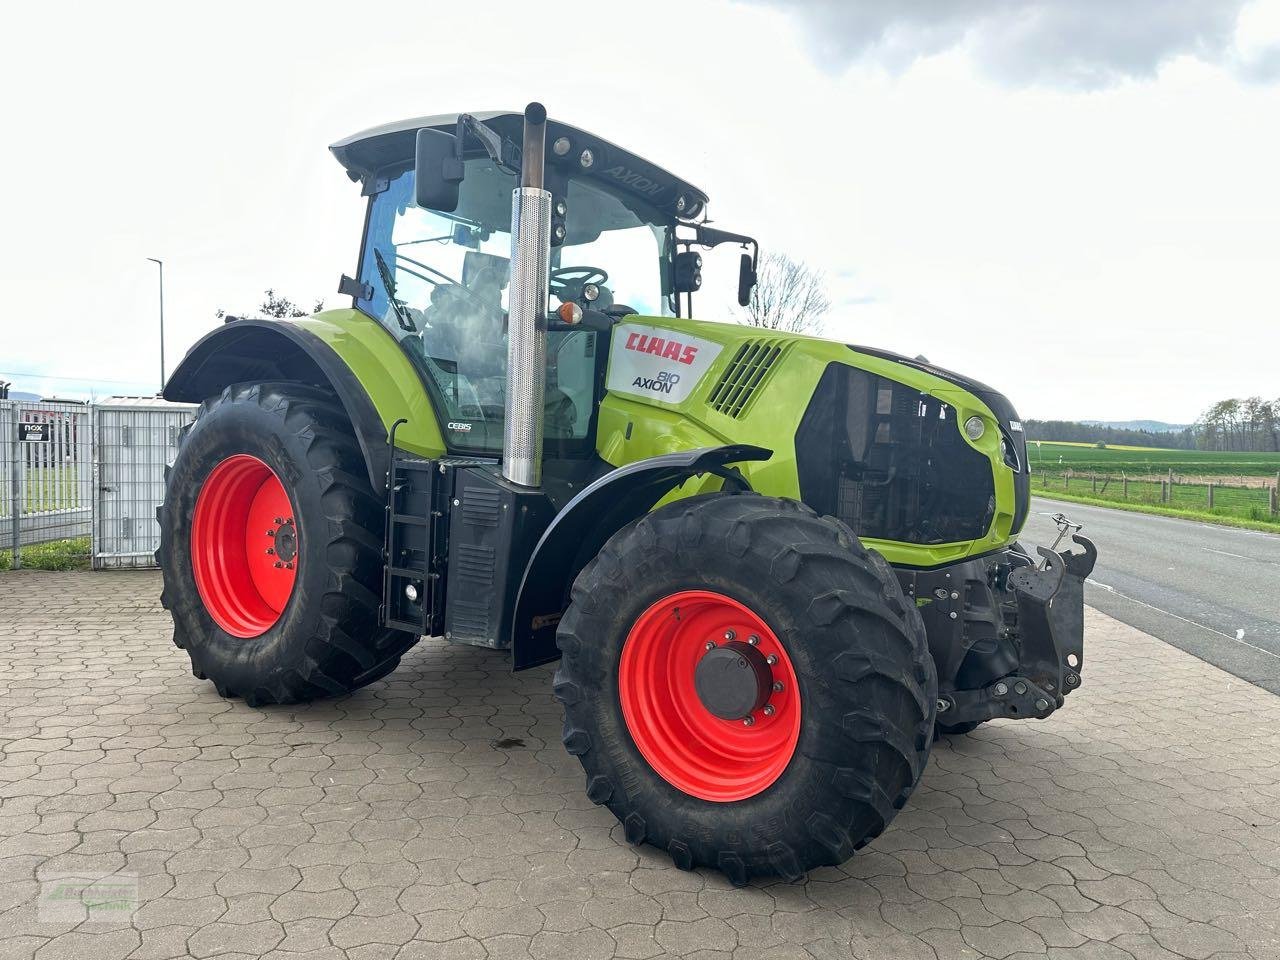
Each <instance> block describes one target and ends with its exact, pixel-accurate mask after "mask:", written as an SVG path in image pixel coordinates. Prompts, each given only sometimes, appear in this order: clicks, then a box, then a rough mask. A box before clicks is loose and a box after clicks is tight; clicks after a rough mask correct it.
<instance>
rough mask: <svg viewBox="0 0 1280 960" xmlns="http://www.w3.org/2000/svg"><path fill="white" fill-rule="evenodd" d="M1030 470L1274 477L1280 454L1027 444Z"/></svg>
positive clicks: (1279, 471)
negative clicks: (1171, 472) (1170, 472)
mask: <svg viewBox="0 0 1280 960" xmlns="http://www.w3.org/2000/svg"><path fill="white" fill-rule="evenodd" d="M1027 456H1028V457H1029V458H1030V460H1031V469H1032V470H1035V471H1037V472H1045V473H1054V472H1061V471H1065V470H1068V469H1070V470H1076V471H1087V472H1095V473H1115V474H1119V473H1121V472H1124V473H1127V474H1128V475H1129V476H1131V477H1133V476H1139V475H1148V476H1155V477H1160V476H1167V475H1168V473H1169V471H1170V470H1172V471H1173V472H1174V473H1175V474H1180V473H1181V474H1188V475H1194V476H1243V477H1275V475H1276V474H1277V473H1280V453H1218V452H1214V451H1210V450H1161V449H1158V448H1156V447H1122V446H1115V447H1111V446H1109V447H1106V448H1105V449H1101V450H1100V449H1098V448H1097V447H1095V446H1093V445H1091V444H1084V443H1060V442H1057V441H1053V442H1050V441H1048V440H1043V441H1035V440H1031V441H1028V442H1027Z"/></svg>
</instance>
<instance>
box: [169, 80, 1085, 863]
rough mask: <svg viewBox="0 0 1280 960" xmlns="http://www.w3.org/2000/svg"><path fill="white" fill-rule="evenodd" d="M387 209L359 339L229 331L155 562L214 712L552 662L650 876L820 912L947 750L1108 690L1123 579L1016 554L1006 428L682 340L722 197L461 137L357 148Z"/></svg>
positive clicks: (633, 170)
mask: <svg viewBox="0 0 1280 960" xmlns="http://www.w3.org/2000/svg"><path fill="white" fill-rule="evenodd" d="M331 149H332V152H333V154H334V155H335V156H336V157H337V159H338V161H339V162H340V163H341V164H342V165H343V167H345V168H346V171H347V173H348V175H349V176H350V177H351V179H352V180H353V181H355V182H357V183H359V184H360V185H361V193H362V195H363V196H364V197H366V198H367V202H368V206H367V213H366V217H365V226H364V232H363V239H362V243H361V249H360V261H359V268H358V270H357V273H356V276H355V277H354V278H351V277H343V279H342V283H341V286H340V288H339V291H340V292H341V293H343V294H345V295H349V296H350V297H351V298H352V305H351V307H350V308H347V309H340V310H328V311H324V312H322V313H318V314H316V315H315V316H312V317H307V318H302V319H297V320H289V321H279V320H259V319H239V318H228V322H227V323H226V324H225V325H224V326H222V327H220V328H219V329H217V330H216V331H214V332H213V333H210V334H209V335H208V336H206V337H204V338H203V339H202V340H200V341H199V342H198V343H197V344H196V345H195V346H194V347H192V349H191V350H190V351H189V352H188V354H187V356H186V358H185V359H184V360H183V362H182V364H181V366H180V367H179V368H178V369H177V370H176V371H175V372H174V374H173V376H172V378H171V379H170V381H169V383H168V384H167V385H166V387H165V391H164V395H165V397H167V398H168V399H170V400H181V401H191V402H199V403H200V410H199V414H198V416H197V418H196V420H195V422H194V423H193V424H192V425H191V426H190V427H189V428H188V429H187V430H186V431H185V432H184V434H183V436H182V438H181V444H180V447H179V450H178V453H177V456H176V458H175V461H174V463H173V465H172V467H171V468H170V470H169V473H168V477H167V485H168V486H167V495H166V501H165V503H164V505H163V506H162V507H161V509H160V511H159V520H160V525H161V530H162V539H161V546H160V550H159V552H158V554H157V559H158V561H159V563H160V566H161V568H162V570H163V573H164V593H163V601H164V605H165V607H166V608H167V609H168V610H169V611H170V612H171V613H172V615H173V619H174V627H175V629H174V642H175V643H176V644H177V645H178V646H179V647H181V648H183V649H185V650H186V651H187V653H188V654H189V655H190V657H191V665H192V672H193V673H194V674H195V676H196V677H198V678H201V679H207V680H209V681H211V682H212V683H213V684H214V686H215V687H216V688H217V690H218V692H219V694H221V695H222V696H226V697H242V698H243V699H244V700H245V701H246V702H248V703H250V704H255V705H256V704H277V703H292V702H297V701H304V700H309V699H312V698H316V697H322V696H329V695H337V694H344V693H348V692H350V691H352V690H355V689H356V688H358V687H361V686H363V685H365V684H368V683H372V682H373V681H375V680H377V679H379V678H380V677H383V676H385V675H386V674H387V673H388V672H390V671H391V670H393V669H394V668H395V666H396V665H397V663H398V662H399V660H400V657H401V656H402V655H403V654H404V652H405V651H406V650H408V649H409V648H410V647H412V646H413V645H414V644H415V643H417V642H418V640H419V639H420V638H422V637H424V636H429V637H443V638H444V639H445V640H446V641H448V642H452V643H464V644H474V645H479V646H485V647H493V648H496V649H499V650H507V651H510V653H511V656H512V660H513V663H514V667H515V669H524V668H526V667H531V666H535V665H538V664H544V663H548V662H550V661H553V660H556V659H559V661H560V662H559V666H558V669H557V671H556V674H555V681H554V691H555V695H556V697H557V698H558V699H559V700H560V702H561V703H562V704H563V706H564V714H565V721H564V736H563V740H564V745H565V747H566V748H567V749H568V751H569V752H570V753H571V754H573V755H574V756H576V757H578V759H579V760H580V761H581V763H582V766H583V768H584V770H585V771H586V791H587V795H588V796H589V797H590V798H591V800H593V801H594V802H596V803H599V804H605V805H607V806H608V807H609V809H610V810H611V811H612V812H613V813H614V815H616V816H617V818H618V820H619V821H620V822H621V823H622V824H623V828H624V832H625V835H626V837H627V839H628V840H629V841H631V842H633V843H650V844H654V845H657V846H659V847H661V848H663V849H665V850H666V851H668V852H669V854H670V855H671V857H672V859H673V860H674V861H675V863H676V865H677V866H679V867H682V868H685V869H690V868H694V867H699V866H705V867H710V868H713V869H717V870H720V871H722V872H724V873H725V874H726V875H727V876H728V877H729V878H730V879H731V880H732V881H734V882H735V883H745V882H747V881H748V880H749V879H750V878H751V877H755V876H764V875H782V876H784V877H798V876H801V875H803V873H804V872H805V871H806V870H808V869H810V868H812V867H815V866H818V865H821V864H837V863H840V862H842V861H844V860H845V859H846V858H848V857H849V856H850V855H851V854H852V853H853V851H854V850H856V849H857V848H859V847H861V846H862V845H864V844H866V843H867V842H869V841H870V840H871V839H873V838H874V837H876V836H877V835H878V834H879V833H880V832H881V831H882V830H884V828H885V826H886V825H887V824H888V823H889V822H890V820H891V819H892V818H893V816H894V814H895V812H896V811H897V810H900V809H901V808H902V807H903V805H904V804H905V803H906V802H907V799H908V797H910V795H911V792H912V790H913V789H914V788H915V786H916V784H917V783H918V782H919V780H920V776H921V773H922V771H923V770H924V767H925V763H926V760H927V759H928V756H929V751H930V748H931V746H932V744H933V742H934V739H935V737H936V736H937V735H939V734H940V733H942V734H948V733H961V732H965V731H967V730H969V729H972V728H973V727H975V726H977V725H978V724H979V723H982V722H983V721H985V720H990V719H992V718H996V717H1004V718H1015V717H1016V718H1044V717H1047V716H1049V715H1050V714H1051V713H1053V711H1054V710H1056V709H1058V708H1059V707H1060V706H1062V704H1063V699H1064V697H1065V696H1066V694H1068V693H1070V692H1071V691H1072V690H1073V689H1075V688H1076V687H1077V686H1078V685H1079V683H1080V670H1081V667H1082V665H1083V639H1082V633H1083V612H1082V611H1083V606H1082V589H1083V587H1082V584H1083V580H1084V578H1085V577H1086V576H1087V575H1088V573H1089V571H1090V569H1091V568H1092V565H1093V561H1094V558H1095V556H1096V553H1095V551H1094V549H1093V547H1092V545H1091V544H1090V543H1089V542H1088V541H1087V540H1086V539H1084V538H1083V537H1079V536H1073V539H1074V541H1075V542H1076V543H1077V544H1078V545H1079V546H1080V547H1081V548H1082V550H1081V551H1076V552H1058V551H1057V550H1056V546H1057V545H1056V544H1055V549H1054V550H1045V549H1043V548H1041V549H1040V554H1041V556H1040V557H1039V558H1037V559H1033V558H1032V557H1031V556H1029V555H1028V554H1027V553H1026V552H1025V551H1023V550H1022V549H1021V548H1020V547H1019V546H1018V545H1017V543H1016V542H1015V537H1016V535H1017V534H1018V532H1019V530H1020V529H1021V528H1022V525H1023V522H1024V520H1025V519H1026V516H1027V510H1028V506H1029V500H1030V475H1029V469H1028V464H1027V456H1026V444H1025V441H1024V438H1023V432H1022V425H1021V424H1020V423H1019V421H1018V416H1017V414H1016V413H1015V412H1014V409H1013V407H1012V406H1011V405H1010V403H1009V401H1008V400H1006V399H1005V398H1004V397H1003V396H1001V395H1000V394H999V393H997V392H996V391H994V390H992V389H991V388H989V387H986V386H983V385H982V384H980V383H977V382H975V381H973V380H970V379H968V378H966V377H963V376H960V375H958V374H955V373H952V372H949V371H947V370H943V369H940V368H938V367H935V366H932V365H930V364H929V363H927V362H925V361H924V360H923V359H910V358H907V357H903V356H899V355H896V354H893V353H888V352H886V351H883V350H876V349H872V348H868V347H860V346H849V345H846V344H843V343H832V342H828V341H824V340H818V339H813V338H809V337H804V336H799V335H793V334H788V333H781V332H777V331H772V330H764V329H759V328H753V327H748V326H742V325H738V324H733V323H710V322H705V321H699V320H694V319H693V317H692V301H693V296H694V294H695V293H697V291H698V290H699V287H700V286H701V282H702V276H701V268H702V259H701V254H700V253H699V252H698V251H699V250H702V249H707V248H711V247H716V246H721V245H729V246H730V247H731V248H735V247H740V248H741V251H742V252H741V257H740V261H739V263H740V266H739V270H738V274H739V275H738V288H739V289H738V297H739V300H740V301H741V302H743V303H745V302H746V301H747V298H748V297H749V296H750V294H751V291H752V288H753V286H754V284H755V282H756V262H757V246H756V243H755V241H754V240H752V239H751V238H750V237H748V236H745V235H742V234H735V233H729V232H727V231H724V230H719V229H715V228H712V227H710V226H708V225H707V223H706V215H705V212H706V204H707V196H706V194H704V193H703V192H702V191H701V190H699V189H698V188H697V187H694V186H693V185H692V184H689V183H686V182H685V181H683V180H681V179H679V178H678V177H675V176H673V175H672V174H670V173H668V172H667V171H665V170H663V169H662V168H660V167H658V166H655V165H654V164H652V163H650V162H649V161H647V160H644V159H642V158H640V157H638V156H636V155H635V154H632V153H629V152H627V151H626V150H624V149H622V148H620V147H618V146H615V145H614V144H612V143H609V142H607V141H604V140H601V139H600V138H599V137H596V136H593V135H592V134H590V133H587V132H585V131H583V130H580V129H578V128H576V127H571V126H569V125H567V124H563V123H559V122H556V121H551V120H548V119H547V117H546V112H545V110H543V108H542V107H541V106H540V105H538V104H531V105H530V106H529V107H528V108H527V109H526V110H525V111H524V112H523V114H521V113H518V112H493V113H476V114H460V115H451V116H437V117H429V118H425V119H416V120H409V121H405V122H403V123H395V124H390V125H387V126H383V127H378V128H376V129H373V130H369V131H366V132H364V133H360V134H357V135H356V136H353V137H349V138H347V139H345V140H341V141H339V142H338V143H336V144H334V145H333V147H332V148H331Z"/></svg>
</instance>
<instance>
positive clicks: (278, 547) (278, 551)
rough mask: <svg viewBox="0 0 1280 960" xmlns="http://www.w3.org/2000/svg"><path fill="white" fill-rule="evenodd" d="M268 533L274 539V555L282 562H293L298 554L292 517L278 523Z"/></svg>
mask: <svg viewBox="0 0 1280 960" xmlns="http://www.w3.org/2000/svg"><path fill="white" fill-rule="evenodd" d="M270 535H271V536H272V537H273V538H274V539H275V547H274V550H275V555H276V556H277V557H278V558H279V559H280V560H281V561H282V562H284V563H293V561H294V559H295V558H296V557H297V556H298V531H296V530H295V529H294V528H293V518H292V517H290V518H289V519H288V520H286V521H285V522H284V523H282V524H280V525H279V526H278V527H276V528H275V530H274V531H272V532H271V534H270ZM269 552H270V551H268V553H269Z"/></svg>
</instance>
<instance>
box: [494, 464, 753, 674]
mask: <svg viewBox="0 0 1280 960" xmlns="http://www.w3.org/2000/svg"><path fill="white" fill-rule="evenodd" d="M772 455H773V452H772V451H770V450H765V449H763V448H762V447H755V446H750V445H748V444H733V445H728V446H723V447H706V448H703V449H700V450H682V451H680V452H679V453H669V454H665V455H663V456H660V457H650V458H649V459H647V460H638V461H636V462H635V463H629V464H627V465H626V466H622V467H619V468H618V469H616V470H614V471H612V472H610V473H607V474H605V475H604V476H603V477H601V478H600V479H598V480H596V481H595V482H594V483H592V484H591V485H590V486H588V487H587V488H586V489H585V490H583V491H582V492H581V493H580V494H578V495H577V496H576V497H574V498H573V499H572V500H571V501H569V503H568V504H567V505H566V506H565V508H564V509H563V510H562V511H560V513H559V514H558V515H557V516H556V518H555V520H554V521H553V522H552V524H551V526H550V527H548V528H547V531H546V533H544V534H543V535H542V539H541V540H539V541H538V545H537V547H536V549H535V550H534V552H533V556H532V557H531V558H530V560H529V564H528V567H527V568H526V569H525V571H524V580H523V582H522V583H521V585H520V592H519V597H518V600H517V602H516V608H515V619H514V621H513V622H512V626H511V636H512V643H513V647H514V649H513V660H514V666H515V669H517V670H523V669H524V668H526V667H534V666H537V665H538V664H540V663H548V662H550V661H551V660H555V659H556V658H557V657H559V656H560V651H559V650H558V649H557V647H556V624H558V623H559V622H560V615H561V614H562V613H563V612H564V608H565V606H566V605H567V602H568V598H569V588H570V587H571V586H572V585H573V581H574V579H575V578H576V577H577V576H578V574H579V573H580V572H581V571H582V568H583V567H585V566H586V565H587V562H588V561H589V560H590V559H591V558H592V557H594V556H595V555H596V554H597V553H599V552H600V548H601V547H603V546H604V544H605V541H607V540H608V539H609V538H610V537H611V536H613V535H614V534H615V533H617V532H618V531H619V530H621V529H622V528H623V527H624V526H626V525H627V524H628V523H630V522H631V521H632V520H635V519H636V518H637V517H639V516H641V515H643V514H645V513H647V512H648V511H649V510H650V509H651V508H652V507H653V505H654V504H655V503H657V502H658V501H659V500H661V499H662V497H663V496H664V495H665V494H666V493H667V492H668V491H669V490H671V489H672V488H673V487H676V486H679V485H680V484H681V483H683V482H684V481H685V480H687V479H688V478H689V477H692V476H696V475H698V474H701V473H721V474H724V473H727V468H728V464H731V463H739V462H741V461H744V460H767V459H769V457H771V456H772ZM739 482H740V481H739Z"/></svg>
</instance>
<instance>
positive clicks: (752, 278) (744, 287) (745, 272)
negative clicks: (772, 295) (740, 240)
mask: <svg viewBox="0 0 1280 960" xmlns="http://www.w3.org/2000/svg"><path fill="white" fill-rule="evenodd" d="M755 286H756V268H755V266H753V265H752V262H751V254H749V253H744V254H743V255H742V259H741V260H739V261H738V306H740V307H745V306H747V305H748V304H749V303H751V291H752V290H754V289H755Z"/></svg>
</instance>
